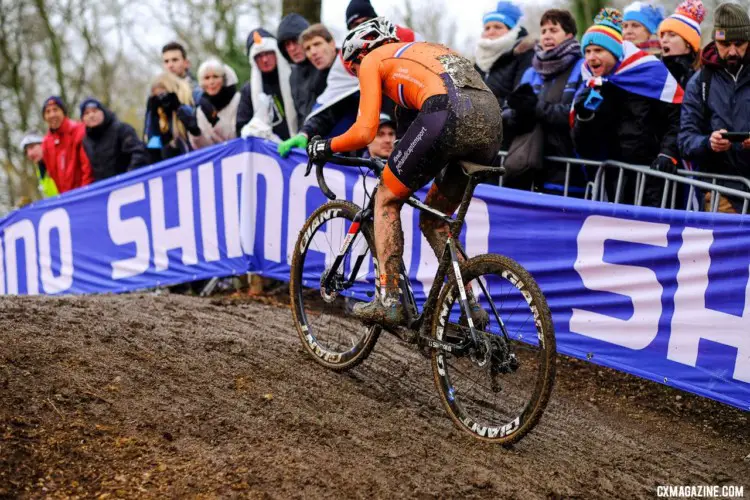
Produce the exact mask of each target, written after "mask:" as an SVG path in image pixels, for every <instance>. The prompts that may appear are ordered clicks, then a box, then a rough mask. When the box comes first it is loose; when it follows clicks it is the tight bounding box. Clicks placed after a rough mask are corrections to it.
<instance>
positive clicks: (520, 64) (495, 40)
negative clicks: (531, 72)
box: [475, 1, 535, 107]
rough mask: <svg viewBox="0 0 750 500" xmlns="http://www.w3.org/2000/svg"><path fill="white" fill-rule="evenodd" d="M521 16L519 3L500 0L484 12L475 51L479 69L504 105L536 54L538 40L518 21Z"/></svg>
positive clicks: (501, 104)
mask: <svg viewBox="0 0 750 500" xmlns="http://www.w3.org/2000/svg"><path fill="white" fill-rule="evenodd" d="M520 19H521V9H520V8H519V7H518V6H517V5H515V4H514V3H512V2H507V1H502V2H498V4H497V8H496V9H495V10H494V11H492V12H488V13H487V14H485V15H484V31H483V32H482V38H480V40H479V42H478V43H477V48H476V52H475V58H476V64H477V69H478V71H479V73H480V74H481V75H482V77H483V78H484V81H485V83H486V84H487V86H488V87H489V88H490V90H492V93H494V94H495V97H497V100H498V102H500V106H501V107H502V106H503V105H504V104H505V98H506V97H507V96H508V94H510V93H511V92H512V91H513V89H515V88H516V87H518V84H519V83H520V81H521V77H522V76H523V73H524V72H525V71H526V69H528V68H529V66H531V59H532V57H533V56H534V51H533V50H532V49H533V48H534V45H535V41H534V40H532V39H531V37H529V34H528V32H527V31H526V29H525V28H524V27H522V26H521V25H520V24H519V20H520Z"/></svg>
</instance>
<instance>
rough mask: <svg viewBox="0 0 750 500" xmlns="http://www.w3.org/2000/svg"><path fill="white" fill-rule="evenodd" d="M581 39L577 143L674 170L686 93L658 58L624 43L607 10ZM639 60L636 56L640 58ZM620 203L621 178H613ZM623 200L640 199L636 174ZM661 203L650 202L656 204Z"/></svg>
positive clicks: (586, 149)
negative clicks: (581, 78)
mask: <svg viewBox="0 0 750 500" xmlns="http://www.w3.org/2000/svg"><path fill="white" fill-rule="evenodd" d="M594 22H595V24H594V25H593V26H592V27H590V28H589V29H588V30H587V31H586V34H585V35H584V36H583V38H582V40H581V45H582V47H583V50H584V57H585V64H584V65H583V67H582V70H581V72H582V77H583V83H584V86H583V89H582V90H581V91H580V92H579V93H578V94H577V95H576V97H575V99H574V108H573V110H574V126H573V141H574V144H575V147H576V150H577V151H578V153H579V154H580V155H581V156H584V157H586V158H592V159H597V160H606V159H609V160H616V161H621V162H625V163H630V164H635V165H651V168H653V169H655V170H660V171H669V172H674V169H675V168H676V166H677V156H678V155H677V133H678V131H679V126H680V123H679V120H680V108H679V105H678V104H679V103H680V102H681V100H682V89H680V87H679V85H677V82H676V81H675V79H674V77H672V75H670V74H669V71H668V70H667V68H666V66H664V64H662V63H661V62H660V61H659V60H658V59H656V57H654V56H651V55H646V54H644V53H642V52H640V51H639V50H638V49H637V48H636V47H635V46H634V45H633V44H631V43H630V42H623V40H622V31H621V15H620V12H619V11H617V10H616V9H610V8H607V9H603V10H602V11H601V12H600V13H599V14H598V15H597V16H596V19H595V20H594ZM639 54H640V56H639V57H636V56H637V55H639ZM607 181H609V185H608V186H607V188H608V191H609V193H608V194H609V199H610V201H614V199H615V193H614V187H615V185H616V184H617V175H609V176H607ZM623 186H624V191H623V195H622V196H623V197H622V198H620V201H624V202H625V203H632V202H633V201H634V199H635V175H633V174H632V172H630V171H625V173H624V184H623ZM660 201H661V200H660V199H648V200H646V201H645V203H646V204H648V205H651V206H654V205H658V204H659V203H660Z"/></svg>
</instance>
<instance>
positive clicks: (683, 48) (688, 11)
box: [659, 0, 706, 89]
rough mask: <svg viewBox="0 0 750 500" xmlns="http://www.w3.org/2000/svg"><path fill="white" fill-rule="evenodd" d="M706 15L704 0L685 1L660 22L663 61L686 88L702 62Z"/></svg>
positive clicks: (678, 81)
mask: <svg viewBox="0 0 750 500" xmlns="http://www.w3.org/2000/svg"><path fill="white" fill-rule="evenodd" d="M705 16H706V10H705V9H704V8H703V3H702V2H701V0H685V1H684V2H682V3H681V4H680V5H678V6H677V9H676V10H675V13H674V14H672V15H671V16H669V17H668V18H666V19H665V20H664V21H662V23H661V24H660V25H659V42H660V43H661V54H662V57H661V60H662V62H663V63H664V64H665V65H666V66H667V69H669V72H670V73H672V76H674V77H675V80H677V83H679V84H680V87H682V88H683V89H685V88H687V84H688V81H690V78H691V77H692V76H693V75H694V74H695V70H696V68H697V66H698V63H699V62H700V58H699V57H698V54H700V51H701V23H702V22H703V18H704V17H705Z"/></svg>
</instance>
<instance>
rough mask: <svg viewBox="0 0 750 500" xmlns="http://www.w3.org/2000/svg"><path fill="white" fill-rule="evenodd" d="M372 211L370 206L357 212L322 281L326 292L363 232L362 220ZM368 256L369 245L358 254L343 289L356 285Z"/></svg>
mask: <svg viewBox="0 0 750 500" xmlns="http://www.w3.org/2000/svg"><path fill="white" fill-rule="evenodd" d="M370 213H372V211H371V210H370V209H369V208H368V209H365V210H360V211H359V212H358V213H357V215H355V216H354V220H353V221H352V225H351V227H349V231H347V233H346V238H344V243H343V244H342V245H341V249H340V250H339V253H338V254H337V255H336V259H335V260H334V261H333V264H332V265H331V267H330V268H329V269H328V275H327V276H326V278H325V280H324V281H323V283H322V286H323V288H324V289H325V290H326V292H328V290H329V289H330V288H331V285H332V282H333V280H334V277H335V276H336V270H337V269H338V268H339V266H341V265H342V263H343V262H344V258H345V257H346V254H347V252H349V249H350V248H351V246H352V243H353V242H354V240H355V239H356V238H357V236H358V235H359V233H360V232H361V228H362V221H363V220H366V218H367V217H368V216H369V214H370ZM366 256H367V246H365V251H364V252H362V253H361V254H359V255H358V256H357V260H356V261H355V262H354V267H353V268H352V272H351V275H350V276H349V279H347V281H345V282H344V283H343V284H342V287H343V289H346V288H349V287H351V286H353V285H354V280H355V279H356V277H357V275H358V273H359V269H360V267H362V264H363V263H364V261H365V257H366ZM341 271H342V272H341V274H342V275H343V274H344V271H345V270H344V269H342V270H341Z"/></svg>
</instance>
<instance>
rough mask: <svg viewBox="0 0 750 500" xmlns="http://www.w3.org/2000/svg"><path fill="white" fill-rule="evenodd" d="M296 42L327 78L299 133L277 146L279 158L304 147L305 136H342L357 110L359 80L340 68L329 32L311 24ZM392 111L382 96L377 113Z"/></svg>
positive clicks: (339, 60)
mask: <svg viewBox="0 0 750 500" xmlns="http://www.w3.org/2000/svg"><path fill="white" fill-rule="evenodd" d="M300 40H301V41H302V44H303V46H304V47H305V54H306V55H307V57H308V59H310V61H311V62H312V63H313V64H314V65H315V67H316V68H317V69H318V70H319V71H321V72H322V73H323V74H325V75H327V77H326V85H325V90H324V91H323V93H322V94H320V95H319V96H318V98H317V100H316V101H315V105H314V106H313V110H312V112H311V113H310V114H309V115H308V117H307V119H306V120H305V123H304V124H303V126H302V128H301V130H300V133H299V134H297V135H296V136H294V137H292V138H291V139H289V140H287V141H284V142H282V143H281V144H279V147H278V152H279V154H280V155H281V156H282V157H286V156H287V155H288V154H289V151H291V149H292V148H293V147H298V148H305V147H306V146H307V140H308V138H309V137H313V136H316V135H320V136H322V137H330V136H332V135H339V134H342V133H344V132H345V131H346V130H348V129H349V127H350V126H351V125H352V124H353V123H354V121H355V119H356V117H357V110H358V109H359V98H360V95H359V80H357V78H356V77H355V76H354V75H353V74H352V73H350V72H349V71H348V70H347V69H346V68H344V65H343V64H342V62H341V58H340V57H337V55H338V54H339V50H338V49H337V48H336V45H335V42H334V40H333V37H332V36H331V34H330V32H329V31H328V30H327V29H326V28H325V27H324V26H322V25H313V26H310V28H308V29H307V30H305V32H304V33H302V35H300ZM394 108H395V103H393V101H391V100H390V99H387V98H385V97H384V99H383V105H382V106H381V110H383V111H384V112H385V111H390V112H391V113H392V112H393V110H394ZM401 110H402V111H403V113H402V115H408V113H407V110H405V109H404V108H401ZM386 114H389V113H386ZM407 121H408V120H407V119H404V118H402V119H401V120H400V123H399V126H397V131H398V130H399V129H400V126H401V125H405V127H404V130H405V129H406V126H408V123H406V122H407Z"/></svg>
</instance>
